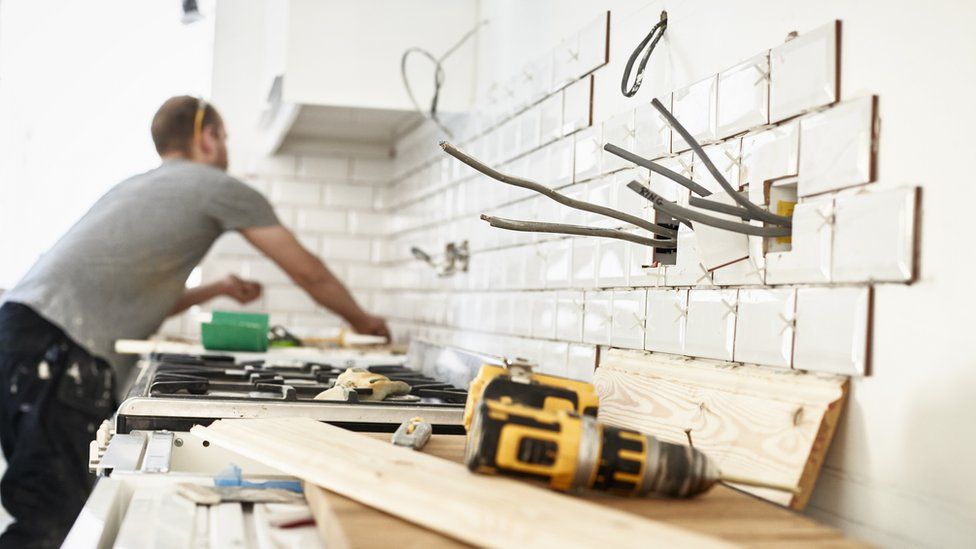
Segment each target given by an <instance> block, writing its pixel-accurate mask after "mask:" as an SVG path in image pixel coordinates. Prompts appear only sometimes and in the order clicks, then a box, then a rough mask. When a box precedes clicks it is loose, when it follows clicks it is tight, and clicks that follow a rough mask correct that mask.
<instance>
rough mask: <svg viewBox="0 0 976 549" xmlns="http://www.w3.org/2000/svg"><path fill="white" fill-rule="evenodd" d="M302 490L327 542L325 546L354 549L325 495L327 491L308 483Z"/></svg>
mask: <svg viewBox="0 0 976 549" xmlns="http://www.w3.org/2000/svg"><path fill="white" fill-rule="evenodd" d="M302 489H303V490H304V491H305V500H306V501H308V507H309V509H311V510H312V515H314V516H315V525H316V527H317V528H318V529H319V535H320V536H322V539H323V540H325V546H326V547H328V548H329V549H349V548H350V547H352V543H350V542H349V537H348V536H347V535H346V530H345V527H344V526H343V524H342V522H341V521H340V520H339V517H337V516H336V513H335V511H333V509H332V504H331V503H330V502H329V498H328V496H327V495H326V494H325V489H324V488H319V487H318V486H316V485H314V484H309V483H307V482H303V483H302Z"/></svg>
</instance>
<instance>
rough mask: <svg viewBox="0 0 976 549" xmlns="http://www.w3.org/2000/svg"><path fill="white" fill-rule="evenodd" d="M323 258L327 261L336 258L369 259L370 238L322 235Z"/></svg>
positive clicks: (364, 260) (350, 259)
mask: <svg viewBox="0 0 976 549" xmlns="http://www.w3.org/2000/svg"><path fill="white" fill-rule="evenodd" d="M322 259H324V260H325V261H326V262H327V263H328V262H330V261H335V260H349V261H363V262H366V261H369V260H370V240H369V239H368V238H354V237H331V236H326V237H322Z"/></svg>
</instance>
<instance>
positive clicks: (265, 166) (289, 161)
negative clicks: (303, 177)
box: [248, 154, 298, 177]
mask: <svg viewBox="0 0 976 549" xmlns="http://www.w3.org/2000/svg"><path fill="white" fill-rule="evenodd" d="M248 171H249V172H251V173H254V174H258V175H262V176H269V175H270V176H285V177H290V176H294V175H295V174H296V173H297V172H298V160H297V159H296V158H295V157H294V156H291V155H287V154H281V155H276V156H264V157H261V158H258V159H257V160H255V161H254V162H253V163H252V164H251V166H249V168H248Z"/></svg>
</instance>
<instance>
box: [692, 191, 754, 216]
mask: <svg viewBox="0 0 976 549" xmlns="http://www.w3.org/2000/svg"><path fill="white" fill-rule="evenodd" d="M688 204H689V205H690V206H694V207H696V208H701V209H703V210H711V211H713V212H719V213H724V214H729V215H734V216H736V217H738V218H741V219H752V218H753V215H752V214H751V213H750V212H749V210H746V209H745V208H740V207H738V206H732V205H731V204H723V203H721V202H716V201H714V200H706V199H704V198H698V197H697V196H692V197H691V198H689V199H688Z"/></svg>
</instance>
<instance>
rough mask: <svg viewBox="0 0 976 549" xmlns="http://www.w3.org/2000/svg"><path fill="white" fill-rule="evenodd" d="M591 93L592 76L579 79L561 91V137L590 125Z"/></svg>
mask: <svg viewBox="0 0 976 549" xmlns="http://www.w3.org/2000/svg"><path fill="white" fill-rule="evenodd" d="M592 91H593V77H592V76H587V77H586V78H581V79H580V80H577V81H576V82H574V83H573V84H570V85H569V86H566V89H565V90H563V127H562V133H563V135H569V134H571V133H573V132H575V131H576V130H580V129H583V128H586V127H588V126H589V125H590V122H591V112H592V96H591V94H592Z"/></svg>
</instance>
